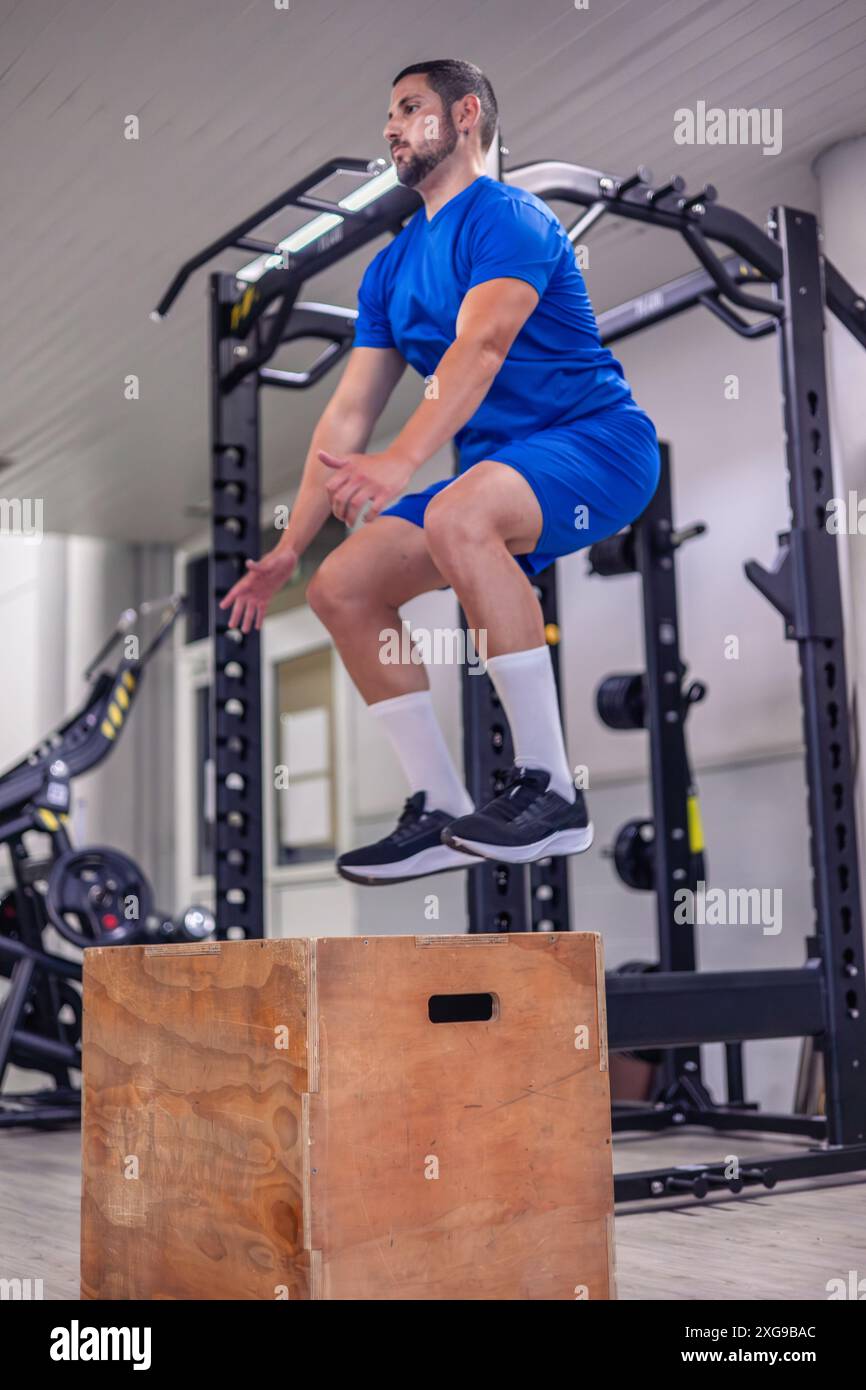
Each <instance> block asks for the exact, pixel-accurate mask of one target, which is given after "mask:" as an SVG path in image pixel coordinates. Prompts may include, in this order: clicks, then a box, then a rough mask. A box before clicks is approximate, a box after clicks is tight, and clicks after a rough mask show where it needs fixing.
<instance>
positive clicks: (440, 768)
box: [367, 690, 475, 816]
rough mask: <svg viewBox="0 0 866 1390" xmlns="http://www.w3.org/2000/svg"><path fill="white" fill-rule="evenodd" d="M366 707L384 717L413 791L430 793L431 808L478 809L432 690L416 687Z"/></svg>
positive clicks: (454, 812) (456, 812) (464, 811)
mask: <svg viewBox="0 0 866 1390" xmlns="http://www.w3.org/2000/svg"><path fill="white" fill-rule="evenodd" d="M367 708H368V709H369V711H370V713H371V714H372V715H374V716H375V718H376V719H379V720H381V723H382V727H383V728H384V730H385V732H386V733H387V735H388V737H389V738H390V740H391V743H392V744H393V747H394V752H395V753H396V754H397V757H398V758H399V759H400V765H401V767H402V768H403V771H404V772H405V774H406V777H407V779H408V781H409V789H410V792H411V793H412V794H413V795H414V793H415V792H420V791H425V792H426V793H427V801H426V807H427V810H428V811H448V812H450V814H451V815H453V816H468V814H469V812H470V811H473V810H474V809H475V808H474V805H473V803H472V798H471V797H470V795H469V793H468V791H467V790H466V788H465V787H464V785H463V782H462V781H461V778H460V774H459V773H458V771H457V768H456V767H455V766H454V760H453V758H452V757H451V754H450V753H449V751H448V745H447V743H446V742H445V738H444V736H443V733H442V730H441V729H440V727H439V720H438V719H437V718H436V713H435V711H434V709H433V699H432V697H431V695H430V691H429V690H416V691H413V692H412V693H411V694H410V695H397V696H395V698H394V699H393V700H378V701H377V702H376V704H375V705H368V706H367Z"/></svg>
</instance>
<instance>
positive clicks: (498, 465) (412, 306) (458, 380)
mask: <svg viewBox="0 0 866 1390" xmlns="http://www.w3.org/2000/svg"><path fill="white" fill-rule="evenodd" d="M496 123H497V107H496V100H495V97H494V95H493V89H492V87H491V85H490V83H489V82H488V80H487V78H486V77H485V76H484V74H483V73H482V72H481V71H480V70H479V69H478V68H477V67H475V66H473V65H472V64H470V63H465V62H460V61H455V60H451V59H447V60H439V61H436V62H429V63H416V64H413V65H412V66H411V67H408V68H404V69H403V71H402V72H401V73H399V74H398V76H397V77H396V79H395V81H394V88H393V91H392V94H391V106H390V110H389V112H388V120H387V123H386V126H385V139H386V140H387V142H388V144H389V146H390V149H391V155H392V158H393V161H394V167H395V168H396V171H397V176H398V178H399V180H400V182H401V183H403V184H404V185H406V186H407V187H412V188H416V189H417V190H418V192H419V193H420V195H421V198H422V200H423V207H421V208H420V209H419V211H418V212H417V213H416V214H415V215H414V217H412V218H411V219H410V221H409V222H408V223H407V224H406V226H405V227H404V228H403V230H402V231H401V232H400V234H399V235H398V236H397V237H395V238H394V240H393V241H392V242H391V243H390V244H389V245H388V246H387V247H385V249H384V250H382V251H380V252H379V254H378V255H377V256H376V257H375V258H374V260H373V261H372V262H371V264H370V265H369V266H368V268H367V271H366V273H365V275H364V277H363V280H362V283H361V287H360V290H359V295H358V309H359V312H358V320H357V325H356V332H355V347H354V350H353V352H352V354H351V357H350V359H349V363H348V366H347V368H346V371H345V373H344V375H343V377H342V380H341V381H340V383H339V385H338V387H337V389H336V391H335V392H334V395H333V396H332V398H331V401H330V403H329V404H328V406H327V407H326V409H325V411H324V413H323V415H322V417H321V419H320V420H319V423H318V425H317V426H316V429H315V431H314V433H313V438H312V441H311V444H310V449H309V453H308V455H307V460H306V464H305V468H304V474H303V478H302V481H301V486H300V489H299V492H298V496H297V500H296V502H295V506H294V509H293V512H292V515H291V519H290V522H289V525H288V528H287V529H286V531H285V533H284V535H283V536H282V537H281V539H280V542H279V545H277V546H276V548H275V549H274V550H273V551H272V552H271V553H270V554H269V555H268V556H266V557H265V559H263V560H262V561H261V562H248V572H247V574H246V575H245V576H244V578H242V579H241V580H240V581H239V582H238V583H237V584H236V585H235V586H234V588H233V589H232V590H231V592H230V593H229V594H228V595H227V597H226V598H225V599H224V600H223V607H224V608H226V607H230V608H231V615H230V623H231V624H232V626H240V627H241V628H242V629H243V631H245V632H248V631H249V630H250V629H251V627H252V626H253V624H255V625H256V626H257V627H261V624H262V621H263V619H264V616H265V613H266V611H267V607H268V604H269V602H270V600H271V598H272V597H273V595H274V594H275V593H276V592H277V590H278V589H279V588H280V587H281V586H282V585H283V584H285V583H286V581H287V580H288V579H289V577H290V576H291V574H292V573H293V571H294V569H295V567H296V565H297V563H298V557H299V556H300V555H301V554H302V553H303V551H304V550H305V548H306V547H307V546H308V545H309V544H310V541H311V540H312V538H313V537H314V536H315V534H316V532H317V531H318V530H319V528H320V527H321V526H322V524H323V522H324V521H325V519H326V518H327V516H328V514H329V512H331V511H333V513H334V515H335V516H337V517H338V518H340V520H342V521H344V522H345V523H346V525H347V526H353V525H354V524H355V522H356V521H358V519H359V517H360V516H361V514H362V512H364V516H363V521H364V523H365V524H363V525H362V526H361V527H359V529H357V530H356V531H354V532H353V533H352V534H351V535H350V536H349V537H348V538H347V540H346V541H345V542H344V543H343V544H342V545H340V546H338V547H337V549H336V550H334V551H333V552H332V553H331V554H330V555H329V556H328V557H327V559H326V560H325V562H324V564H323V565H322V566H321V567H320V569H319V570H318V572H317V573H316V575H315V576H314V577H313V579H312V581H311V583H310V585H309V587H308V590H307V598H308V601H309V603H310V604H311V606H312V608H313V609H314V611H315V612H316V613H317V614H318V616H319V618H320V619H321V620H322V622H323V623H324V624H325V626H326V627H327V628H328V631H329V632H330V633H331V635H332V637H333V639H334V642H335V643H336V646H337V648H338V650H339V652H340V655H341V656H342V658H343V661H344V662H345V665H346V667H347V669H348V671H349V674H350V675H351V677H352V679H353V680H354V682H355V684H356V686H357V687H358V690H359V691H360V692H361V695H362V696H363V698H364V699H365V700H366V702H367V704H368V705H369V707H370V713H371V714H372V715H373V716H374V717H375V718H376V719H377V720H379V722H380V724H381V726H382V728H383V729H384V731H385V733H386V734H387V735H388V737H389V738H390V740H391V742H392V744H393V746H394V749H395V751H396V753H397V756H398V758H399V760H400V763H401V765H402V767H403V770H404V772H405V774H406V777H407V779H408V781H409V786H410V793H411V794H410V796H409V799H408V800H407V802H406V805H405V807H404V809H403V813H402V815H401V816H400V819H399V821H398V824H397V827H396V829H395V830H394V832H393V833H392V834H391V835H388V836H387V837H386V838H385V839H383V840H381V841H379V842H378V843H376V844H373V845H368V846H365V847H363V848H362V849H359V850H355V851H352V852H351V853H348V854H344V855H343V856H342V857H341V858H340V859H339V860H338V868H339V870H340V872H341V873H342V874H343V875H344V877H346V878H349V879H352V880H354V881H356V882H360V883H392V882H395V881H398V880H403V879H407V878H414V877H420V876H422V875H424V874H429V873H440V872H443V871H446V870H450V869H457V868H464V867H469V866H471V865H473V864H477V863H478V862H479V860H478V857H479V856H480V857H483V858H490V859H496V860H500V861H501V860H505V861H509V862H514V863H527V862H530V861H532V860H536V859H540V858H543V857H546V856H548V855H555V854H573V853H577V852H579V851H581V850H584V849H586V848H588V846H589V845H590V844H591V842H592V826H591V824H590V822H589V819H588V816H587V810H586V805H585V801H584V796H583V793H582V792H580V791H577V790H576V789H575V786H574V779H573V776H572V773H571V769H570V766H569V761H568V758H567V756H566V751H565V743H564V739H563V733H562V726H561V721H560V716H559V709H558V703H557V697H556V687H555V682H554V676H553V669H552V664H551V659H550V652H549V649H548V647H547V645H546V643H545V640H544V629H543V622H542V616H541V609H540V606H539V603H538V600H537V598H536V596H535V593H534V591H533V587H532V584H531V582H530V576H532V575H533V574H536V573H538V572H539V571H540V570H543V569H545V568H546V567H547V566H548V565H549V564H550V563H551V562H552V561H553V560H555V559H557V558H558V557H559V556H562V555H567V554H570V553H572V552H573V551H575V550H579V549H581V548H582V547H583V546H587V545H591V544H592V543H593V542H594V541H596V540H599V539H601V538H602V537H604V536H608V535H611V534H612V533H613V532H615V531H618V530H620V529H621V528H622V527H623V526H625V525H627V524H628V522H630V521H632V520H634V518H635V517H636V516H638V515H639V514H640V512H641V511H643V509H644V507H645V506H646V504H647V503H648V502H649V500H650V498H651V497H652V494H653V492H654V491H655V487H656V483H657V481H658V468H659V462H658V443H657V439H656V435H655V430H654V428H653V425H652V423H651V421H650V420H649V418H648V417H647V416H646V415H645V414H644V413H643V412H642V411H641V410H640V409H639V408H638V407H637V405H636V404H635V402H634V400H633V398H632V395H631V391H630V389H629V386H628V384H627V382H626V380H625V378H624V376H623V372H622V369H621V367H620V366H619V363H618V362H617V361H616V360H615V359H614V357H613V356H612V355H611V353H610V352H608V351H607V349H605V348H603V347H602V346H601V342H600V339H599V335H598V329H597V327H596V323H595V318H594V315H593V311H592V306H591V305H590V302H589V298H588V296H587V293H586V289H585V286H584V282H583V277H582V275H581V273H580V270H579V269H578V267H577V265H576V262H575V257H574V250H573V248H572V246H571V244H570V242H569V240H568V238H567V236H566V235H565V232H564V230H563V228H562V225H561V224H560V222H559V221H558V219H557V218H556V217H555V216H554V215H553V213H552V212H551V211H550V209H549V208H548V207H547V206H546V205H545V204H544V203H542V202H541V201H540V200H539V199H538V198H536V197H534V196H533V195H532V194H530V193H526V192H524V191H522V190H520V189H516V188H511V187H508V186H506V185H504V184H501V183H499V182H498V181H497V180H494V179H491V178H489V177H487V176H486V174H485V162H484V156H485V153H486V151H487V150H488V148H489V146H490V143H491V141H492V139H493V136H494V132H495V129H496ZM407 362H408V363H410V364H411V366H413V367H414V368H415V369H416V371H418V372H419V373H420V375H421V377H422V378H424V379H425V381H427V382H428V383H431V382H432V383H433V384H434V385H435V389H432V390H431V389H428V390H425V392H424V397H425V398H424V399H423V400H422V401H421V403H420V404H419V405H418V407H417V409H416V410H415V411H414V413H413V414H412V415H411V417H410V418H409V420H408V421H407V423H406V425H405V426H404V427H403V429H402V430H401V431H400V433H399V434H398V435H397V437H396V439H395V440H394V442H393V443H392V444H391V445H389V446H388V448H386V449H385V450H383V451H382V452H380V453H376V454H367V453H366V452H365V450H366V447H367V443H368V441H369V439H370V436H371V434H372V432H373V428H374V426H375V424H376V421H377V420H378V418H379V416H380V414H381V412H382V410H383V408H384V406H385V404H386V402H387V400H388V398H389V396H390V395H391V392H392V391H393V389H394V387H395V385H396V384H397V381H398V380H399V378H400V376H401V375H402V373H403V370H404V368H405V366H406V363H407ZM452 439H453V440H454V441H455V443H456V445H457V448H458V450H459V457H460V473H459V476H458V477H456V478H446V479H443V480H442V481H441V482H438V483H434V484H433V485H432V486H431V487H428V488H426V489H425V490H424V491H423V492H414V493H413V492H412V491H411V489H410V487H409V485H410V483H411V479H412V476H413V474H414V473H415V472H416V471H417V470H418V469H419V468H420V467H421V466H422V465H423V464H424V463H425V462H426V461H427V460H428V459H429V458H431V457H432V455H433V454H435V453H436V452H437V451H438V450H440V449H442V448H443V446H445V445H447V444H448V443H449V442H450V441H451V440H452ZM407 489H409V490H408V494H407V495H403V494H406V493H407ZM398 498H399V499H400V500H397V499H398ZM365 508H366V511H364V509H365ZM449 586H450V587H451V588H452V589H453V590H454V592H455V594H456V595H457V598H458V599H459V601H460V603H461V605H462V607H463V611H464V613H465V614H466V617H467V620H468V623H469V626H470V628H472V629H473V630H474V631H475V632H479V631H481V632H484V633H485V635H486V642H487V652H488V660H487V664H486V669H487V672H488V674H489V676H490V678H491V680H492V682H493V685H494V687H495V689H496V692H497V695H498V697H499V699H500V701H501V704H502V707H503V709H504V711H505V713H506V716H507V718H508V722H509V725H510V728H511V733H512V737H513V740H514V749H515V766H514V769H513V771H512V773H511V775H510V777H509V779H508V782H507V785H506V787H505V789H504V791H503V792H502V793H501V794H500V795H499V796H497V797H495V798H494V799H493V800H491V801H490V802H489V803H488V804H487V805H484V806H482V807H480V808H478V809H475V808H474V807H473V805H472V802H471V800H470V797H469V795H468V793H467V791H466V788H465V787H464V785H463V782H462V779H461V777H460V774H459V773H458V771H457V769H456V767H455V766H454V763H453V761H452V759H451V756H450V754H449V752H448V749H447V747H446V744H445V741H444V738H443V736H442V732H441V730H440V728H439V725H438V723H437V720H436V717H435V714H434V711H433V706H432V702H431V696H430V690H429V685H428V681H427V674H426V671H425V670H424V668H423V667H422V666H418V665H414V664H406V665H394V664H386V663H384V662H383V661H382V660H381V659H380V658H381V636H380V634H381V633H382V632H383V630H391V631H393V630H398V631H399V629H400V617H399V609H400V607H401V605H402V604H404V603H406V602H407V601H408V600H409V599H411V598H414V597H415V596H416V595H417V594H423V593H426V592H428V591H430V590H433V589H441V588H443V587H449Z"/></svg>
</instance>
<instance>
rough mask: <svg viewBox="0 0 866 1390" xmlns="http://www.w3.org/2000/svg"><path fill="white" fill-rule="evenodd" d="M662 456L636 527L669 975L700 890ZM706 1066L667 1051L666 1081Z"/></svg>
mask: <svg viewBox="0 0 866 1390" xmlns="http://www.w3.org/2000/svg"><path fill="white" fill-rule="evenodd" d="M659 450H660V455H661V471H660V474H659V483H658V487H657V488H656V491H655V494H654V496H653V498H652V501H651V502H650V504H649V506H648V507H647V508H646V510H645V511H644V512H643V514H642V515H641V517H640V519H639V521H638V522H636V524H635V527H634V533H635V562H636V565H637V568H638V570H639V572H640V575H641V581H642V590H643V626H644V653H645V659H646V676H645V680H644V722H645V726H646V730H647V733H648V735H649V745H650V777H651V782H652V799H653V825H654V828H655V836H654V842H653V846H654V855H653V861H654V887H655V894H656V912H657V920H658V948H659V960H658V965H659V969H660V970H663V971H668V970H694V969H695V966H696V963H697V962H696V957H695V933H694V927H693V926H692V925H690V924H689V923H688V921H685V922H683V921H677V897H676V895H677V893H678V892H680V891H681V890H682V889H684V888H685V889H690V890H691V891H692V892H694V890H695V887H696V885H695V883H694V882H693V875H692V866H693V864H694V855H693V853H692V840H691V836H690V834H689V818H690V814H691V813H692V797H693V790H692V787H691V779H690V770H689V759H688V754H687V751H686V740H685V717H686V713H687V710H688V704H687V702H686V700H685V699H684V696H683V690H682V677H683V671H684V669H685V668H684V666H683V662H682V659H681V657H680V634H679V616H678V605H677V582H676V566H675V564H674V552H675V548H676V547H675V537H674V531H673V498H672V495H671V466H670V449H669V447H668V445H667V444H661V445H660V446H659ZM682 915H683V914H680V916H682ZM700 1060H701V1054H700V1049H699V1048H698V1047H691V1048H674V1049H671V1050H669V1051H666V1052H665V1053H664V1058H663V1070H664V1074H665V1080H666V1081H668V1082H669V1083H673V1082H675V1081H677V1080H679V1079H681V1078H682V1076H683V1073H684V1072H685V1073H686V1074H687V1075H688V1076H689V1077H690V1078H692V1079H694V1080H700Z"/></svg>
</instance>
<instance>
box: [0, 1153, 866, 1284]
mask: <svg viewBox="0 0 866 1390" xmlns="http://www.w3.org/2000/svg"><path fill="white" fill-rule="evenodd" d="M734 1137H735V1136H733V1135H730V1134H729V1135H725V1136H722V1135H718V1136H717V1135H712V1134H707V1133H704V1132H695V1131H692V1132H687V1133H678V1134H677V1135H675V1136H673V1137H670V1138H669V1137H667V1136H654V1135H653V1136H647V1135H639V1136H624V1137H622V1138H620V1139H617V1141H616V1143H615V1145H614V1164H615V1168H616V1171H617V1172H628V1171H634V1170H637V1169H643V1168H651V1167H657V1166H661V1165H663V1164H687V1163H696V1162H701V1161H705V1160H707V1159H708V1158H711V1157H713V1158H714V1157H716V1156H718V1155H721V1154H722V1153H724V1152H727V1151H728V1149H729V1147H730V1143H731V1142H732V1141H733V1139H734ZM80 1145H81V1136H80V1134H79V1132H78V1131H77V1130H68V1131H65V1132H64V1131H58V1132H56V1133H53V1134H51V1135H45V1134H37V1133H33V1132H29V1131H26V1130H18V1131H10V1132H8V1133H6V1134H3V1135H2V1136H0V1175H2V1176H0V1257H2V1263H3V1266H4V1267H5V1268H12V1269H15V1270H16V1271H17V1272H18V1274H19V1275H20V1277H21V1278H33V1279H42V1280H43V1281H44V1294H45V1298H46V1299H65V1298H73V1299H75V1298H78V1249H79V1247H78V1229H79V1207H78V1204H79V1183H80V1171H81V1163H80ZM802 1146H803V1141H797V1140H789V1139H785V1138H781V1137H779V1136H777V1135H767V1136H758V1138H755V1139H745V1138H742V1139H741V1138H737V1142H736V1147H737V1153H738V1154H739V1155H740V1156H741V1157H742V1158H758V1157H760V1156H761V1155H762V1154H768V1153H773V1154H778V1153H781V1152H789V1151H790V1152H795V1151H796V1149H797V1148H798V1147H802ZM864 1200H866V1177H864V1176H860V1175H855V1176H853V1177H850V1178H846V1179H843V1180H841V1181H839V1180H830V1179H826V1180H817V1181H816V1180H814V1179H812V1180H810V1181H809V1182H808V1183H789V1184H782V1185H780V1186H779V1187H777V1188H776V1189H775V1191H774V1192H773V1193H772V1194H767V1193H766V1192H764V1191H763V1189H759V1190H757V1191H755V1192H754V1193H752V1194H750V1195H749V1196H739V1197H731V1196H727V1195H719V1196H716V1197H711V1198H706V1199H705V1200H704V1201H702V1202H698V1201H695V1199H694V1198H692V1197H689V1198H688V1199H686V1200H684V1201H679V1200H673V1201H671V1200H668V1201H666V1202H664V1203H659V1202H653V1203H646V1204H642V1203H634V1204H630V1205H629V1206H628V1207H627V1208H626V1207H623V1208H620V1209H619V1210H618V1212H617V1221H616V1247H617V1248H616V1259H617V1289H618V1294H619V1297H620V1299H624V1300H628V1299H638V1300H648V1299H657V1300H672V1301H677V1302H688V1301H695V1300H706V1301H715V1300H733V1299H747V1300H756V1301H769V1302H775V1301H780V1300H781V1301H785V1302H787V1301H790V1300H795V1299H801V1300H805V1301H809V1302H811V1301H826V1299H827V1296H828V1295H827V1283H828V1281H829V1280H831V1279H842V1280H844V1281H845V1283H846V1285H847V1282H848V1277H849V1271H851V1270H863V1269H866V1222H864V1220H863V1210H864ZM661 1206H665V1207H666V1210H665V1211H664V1212H662V1211H660V1207H661Z"/></svg>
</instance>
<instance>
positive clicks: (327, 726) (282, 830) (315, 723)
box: [273, 647, 337, 864]
mask: <svg viewBox="0 0 866 1390" xmlns="http://www.w3.org/2000/svg"><path fill="white" fill-rule="evenodd" d="M331 664H332V659H331V650H330V647H320V648H317V649H316V650H315V651H311V652H310V651H308V652H304V653H303V654H302V655H300V656H294V657H289V658H287V659H286V660H283V661H279V662H277V664H276V666H275V667H274V679H275V681H276V691H275V694H276V715H277V727H276V729H275V731H274V732H275V738H274V748H275V750H276V759H277V766H276V768H275V775H274V792H273V795H274V797H275V798H276V802H275V811H276V815H275V818H274V824H275V826H276V835H277V863H278V864H300V863H310V862H312V861H315V860H321V859H332V858H333V856H334V844H335V827H336V811H337V799H336V784H335V778H334V718H333V693H332V689H331Z"/></svg>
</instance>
